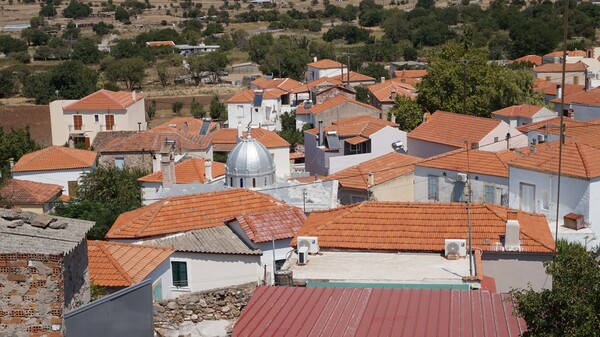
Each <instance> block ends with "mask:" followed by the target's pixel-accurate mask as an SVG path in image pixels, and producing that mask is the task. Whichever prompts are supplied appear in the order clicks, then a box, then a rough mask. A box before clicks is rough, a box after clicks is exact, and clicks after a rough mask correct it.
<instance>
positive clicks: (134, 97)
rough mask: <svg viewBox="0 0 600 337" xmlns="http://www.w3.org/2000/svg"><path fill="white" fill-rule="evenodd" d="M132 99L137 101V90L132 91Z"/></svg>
mask: <svg viewBox="0 0 600 337" xmlns="http://www.w3.org/2000/svg"><path fill="white" fill-rule="evenodd" d="M131 99H132V100H133V101H134V102H135V100H136V99H137V93H136V92H135V90H133V91H131Z"/></svg>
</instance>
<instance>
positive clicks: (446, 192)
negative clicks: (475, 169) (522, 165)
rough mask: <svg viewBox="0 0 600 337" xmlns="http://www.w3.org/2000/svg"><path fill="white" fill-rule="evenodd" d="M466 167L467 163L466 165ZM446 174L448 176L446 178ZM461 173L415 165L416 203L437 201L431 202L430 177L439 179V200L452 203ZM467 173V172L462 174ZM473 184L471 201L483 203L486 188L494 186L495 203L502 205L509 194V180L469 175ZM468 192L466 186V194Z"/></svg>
mask: <svg viewBox="0 0 600 337" xmlns="http://www.w3.org/2000/svg"><path fill="white" fill-rule="evenodd" d="M465 167H466V163H465ZM444 173H445V174H446V176H444ZM458 173H459V172H457V171H452V170H442V169H437V168H430V167H424V166H418V165H415V170H414V181H415V187H414V193H415V194H414V201H432V202H433V201H435V200H429V189H428V179H429V178H428V177H429V176H430V175H431V176H436V177H438V187H439V200H438V201H440V202H450V201H452V196H453V191H454V185H455V181H456V178H457V175H458ZM462 173H465V172H462ZM469 180H470V184H471V191H472V195H471V201H473V202H483V201H484V197H485V186H494V197H495V203H496V204H500V203H501V200H502V195H503V194H506V193H508V178H501V177H494V176H488V175H482V174H469ZM466 192H467V189H466V186H465V189H464V193H466Z"/></svg>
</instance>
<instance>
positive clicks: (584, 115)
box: [554, 103, 600, 121]
mask: <svg viewBox="0 0 600 337" xmlns="http://www.w3.org/2000/svg"><path fill="white" fill-rule="evenodd" d="M570 106H571V108H572V109H573V118H574V119H575V120H578V121H589V120H592V119H596V118H600V106H590V105H583V104H576V103H572V104H571V105H570ZM554 107H555V108H554V109H555V110H557V111H558V110H560V103H555V104H554ZM568 108H569V106H568V105H565V109H568Z"/></svg>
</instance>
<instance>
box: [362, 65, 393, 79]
mask: <svg viewBox="0 0 600 337" xmlns="http://www.w3.org/2000/svg"><path fill="white" fill-rule="evenodd" d="M358 72H359V73H361V74H363V75H367V76H371V77H373V78H374V79H375V81H376V82H381V78H382V77H384V78H386V79H388V78H390V72H389V71H387V70H385V68H384V67H383V65H382V64H380V63H369V64H368V65H367V66H366V67H362V68H360V69H359V70H358Z"/></svg>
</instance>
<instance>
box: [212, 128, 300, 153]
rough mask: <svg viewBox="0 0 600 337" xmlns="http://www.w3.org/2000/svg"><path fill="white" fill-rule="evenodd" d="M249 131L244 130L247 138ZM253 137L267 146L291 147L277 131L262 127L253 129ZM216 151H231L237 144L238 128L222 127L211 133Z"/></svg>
mask: <svg viewBox="0 0 600 337" xmlns="http://www.w3.org/2000/svg"><path fill="white" fill-rule="evenodd" d="M247 134H248V132H246V131H244V133H243V134H242V137H244V138H246V136H247ZM251 134H252V137H253V138H255V139H256V140H258V141H259V142H260V143H261V144H262V145H264V146H265V147H266V148H268V149H270V148H275V147H289V146H290V144H289V143H288V142H287V141H286V140H285V139H283V138H281V136H280V135H278V134H277V132H275V131H269V130H266V129H262V128H256V129H252V131H251ZM211 137H212V143H213V146H214V151H217V152H229V151H231V150H232V149H233V148H234V147H235V145H236V144H237V129H231V128H229V129H220V130H217V131H215V132H213V133H211Z"/></svg>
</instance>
